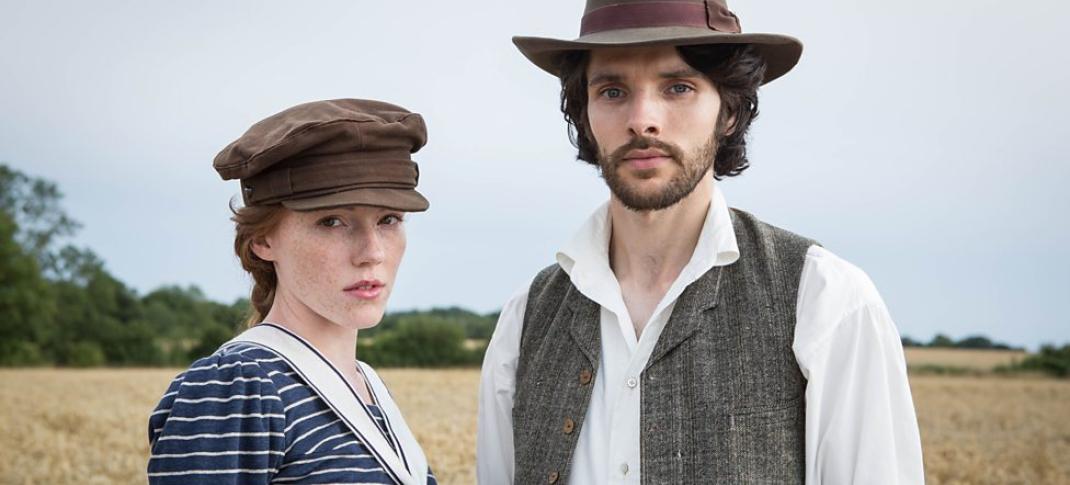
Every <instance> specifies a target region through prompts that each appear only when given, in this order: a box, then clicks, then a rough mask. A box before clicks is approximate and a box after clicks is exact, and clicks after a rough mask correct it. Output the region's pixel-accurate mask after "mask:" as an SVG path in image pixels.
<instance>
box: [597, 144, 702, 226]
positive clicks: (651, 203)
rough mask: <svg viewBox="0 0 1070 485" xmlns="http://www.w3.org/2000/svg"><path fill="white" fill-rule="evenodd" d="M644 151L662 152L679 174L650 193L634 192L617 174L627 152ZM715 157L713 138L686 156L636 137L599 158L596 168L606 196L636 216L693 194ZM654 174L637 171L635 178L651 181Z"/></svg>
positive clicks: (676, 150) (666, 146)
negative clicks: (605, 187)
mask: <svg viewBox="0 0 1070 485" xmlns="http://www.w3.org/2000/svg"><path fill="white" fill-rule="evenodd" d="M647 148H656V149H658V150H661V151H663V152H665V153H666V154H667V155H668V156H669V157H670V158H671V159H672V163H675V164H676V165H679V166H680V170H679V171H678V172H677V173H676V175H674V176H673V177H672V179H670V180H669V181H668V182H667V183H666V184H665V187H663V188H662V189H661V190H659V191H656V192H653V193H644V192H642V191H640V190H637V188H636V187H634V186H632V185H630V184H629V182H628V181H627V180H625V179H624V177H623V176H622V175H621V173H620V169H621V165H623V164H624V163H626V160H624V157H625V156H626V155H627V154H628V152H630V151H632V150H644V149H647ZM716 154H717V138H716V135H714V136H710V139H709V140H707V141H706V143H705V144H704V145H703V146H701V147H699V148H698V149H697V150H695V152H694V153H690V154H685V153H683V150H681V149H680V147H677V146H676V145H673V144H671V143H666V142H663V141H659V140H657V139H654V138H650V137H643V136H640V137H635V138H632V140H631V141H630V142H628V143H626V144H624V145H623V146H621V147H620V148H617V149H616V150H614V151H613V153H611V154H609V155H606V154H604V153H601V154H599V158H598V166H599V168H600V171H601V174H602V178H603V179H604V180H605V181H606V185H608V186H609V190H610V192H612V193H613V195H614V196H616V197H617V199H619V200H620V201H621V203H622V204H624V207H627V208H628V209H630V210H633V211H636V212H645V211H655V210H661V209H665V208H668V207H672V206H673V205H675V204H676V203H677V202H680V200H681V199H683V198H684V197H687V196H688V194H690V193H691V192H692V191H694V190H695V187H697V186H698V183H699V182H700V181H701V180H702V177H703V176H705V175H706V172H708V171H709V170H710V168H711V167H712V166H713V159H714V156H715V155H716ZM656 174H657V169H650V170H642V171H639V172H637V173H636V174H635V176H636V177H637V178H639V179H640V180H645V179H650V178H653V177H654V176H655V175H656Z"/></svg>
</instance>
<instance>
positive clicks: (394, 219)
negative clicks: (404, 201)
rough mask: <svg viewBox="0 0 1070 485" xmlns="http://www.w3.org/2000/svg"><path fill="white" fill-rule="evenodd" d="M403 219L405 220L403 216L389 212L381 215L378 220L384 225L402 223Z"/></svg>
mask: <svg viewBox="0 0 1070 485" xmlns="http://www.w3.org/2000/svg"><path fill="white" fill-rule="evenodd" d="M404 220H405V219H404V218H403V217H402V216H401V215H398V214H390V215H388V216H385V217H383V218H382V219H380V220H379V224H384V225H388V226H392V225H395V224H401V223H402V221H404Z"/></svg>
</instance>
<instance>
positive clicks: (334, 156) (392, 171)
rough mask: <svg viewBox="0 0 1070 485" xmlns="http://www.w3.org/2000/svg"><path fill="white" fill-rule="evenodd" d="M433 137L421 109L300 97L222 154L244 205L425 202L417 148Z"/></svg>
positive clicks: (219, 161) (406, 207) (410, 205)
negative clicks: (418, 111)
mask: <svg viewBox="0 0 1070 485" xmlns="http://www.w3.org/2000/svg"><path fill="white" fill-rule="evenodd" d="M425 143H427V128H426V126H425V125H424V120H423V118H421V117H420V115H419V114H416V113H412V112H410V111H408V110H406V109H405V108H402V107H400V106H395V105H392V104H389V103H384V102H381V101H371V100H365V99H334V100H329V101H313V102H311V103H305V104H300V105H297V106H294V107H292V108H289V109H286V110H285V111H282V112H280V113H277V114H274V115H272V116H270V117H268V118H266V119H264V120H262V121H260V122H257V123H256V124H254V125H253V126H252V127H251V128H249V130H248V131H246V132H245V134H244V135H242V136H241V138H238V139H237V140H235V141H234V142H233V143H231V144H230V145H227V147H226V148H224V149H223V150H222V151H221V152H219V155H216V157H215V161H214V162H213V164H212V165H213V166H214V167H215V169H216V171H217V172H219V175H220V176H221V177H223V180H232V179H241V187H242V200H243V201H244V202H245V205H247V206H250V205H269V204H276V203H281V204H282V205H283V206H285V207H287V208H290V209H293V210H314V209H325V208H329V207H339V206H347V205H372V206H378V207H386V208H389V209H396V210H402V211H406V212H420V211H425V210H427V207H428V205H429V204H428V202H427V199H425V198H424V197H423V196H422V195H420V193H419V192H416V184H417V182H418V180H419V178H420V170H419V167H418V166H417V165H416V163H415V162H413V161H412V158H411V154H412V153H415V152H416V151H417V150H419V149H420V148H421V147H423V146H424V144H425Z"/></svg>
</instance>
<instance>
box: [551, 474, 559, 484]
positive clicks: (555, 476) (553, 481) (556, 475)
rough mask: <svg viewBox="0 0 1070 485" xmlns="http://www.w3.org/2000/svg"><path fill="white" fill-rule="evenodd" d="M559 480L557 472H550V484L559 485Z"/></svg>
mask: <svg viewBox="0 0 1070 485" xmlns="http://www.w3.org/2000/svg"><path fill="white" fill-rule="evenodd" d="M558 478H559V475H558V474H557V472H550V483H557V479H558Z"/></svg>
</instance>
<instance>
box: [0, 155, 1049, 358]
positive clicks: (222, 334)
mask: <svg viewBox="0 0 1070 485" xmlns="http://www.w3.org/2000/svg"><path fill="white" fill-rule="evenodd" d="M61 200H62V194H61V192H60V190H59V188H58V187H57V186H56V184H55V183H53V182H51V181H48V180H45V179H41V178H34V177H30V176H28V175H26V174H24V173H21V172H19V171H17V170H14V169H12V168H10V167H9V166H7V165H5V164H2V163H0V366H39V365H58V366H70V367H91V366H102V365H108V366H186V365H188V364H189V363H190V362H191V361H193V360H194V359H196V358H198V357H201V356H205V355H208V354H211V353H212V352H213V351H215V349H217V348H218V347H219V345H221V344H222V343H223V342H226V341H227V340H229V339H230V338H232V337H233V336H234V335H236V334H237V333H238V332H240V331H241V330H243V327H244V322H245V321H246V319H247V317H248V315H249V312H250V306H249V301H248V300H247V299H244V298H242V299H237V300H235V301H234V302H232V303H229V304H225V303H218V302H215V301H212V300H210V299H208V298H207V297H206V296H205V295H204V293H203V292H201V290H200V289H199V288H197V287H196V286H186V287H182V286H163V287H160V288H157V289H155V290H153V291H151V292H149V293H147V294H145V295H139V294H138V292H137V291H136V290H134V289H133V288H130V287H129V286H127V285H126V284H124V283H123V282H122V281H120V280H119V279H118V278H116V277H115V276H114V275H112V274H111V273H109V272H108V271H107V269H106V268H105V266H104V262H103V261H102V260H101V259H100V258H99V257H98V256H97V255H96V254H94V253H93V251H91V250H90V249H88V248H85V247H77V246H75V245H73V244H70V243H69V242H67V241H68V240H69V239H70V238H71V237H72V236H73V235H74V234H75V233H76V232H77V230H78V229H79V228H80V227H81V226H80V224H79V223H78V222H77V221H75V220H73V219H71V218H70V217H69V216H68V215H67V214H66V213H65V212H64V211H63V209H62V207H61V204H60V202H61ZM497 320H498V314H497V313H491V314H479V313H476V312H472V311H468V310H465V309H463V308H457V307H452V308H439V309H432V310H429V311H407V312H396V313H390V314H387V315H386V316H385V317H384V318H383V320H382V322H380V324H379V325H378V326H376V327H374V328H371V329H368V330H362V331H361V334H360V338H359V339H358V344H357V345H358V348H357V355H358V358H360V359H361V360H364V361H366V362H368V363H370V364H372V365H378V366H418V367H439V366H475V365H479V363H480V362H482V360H483V354H484V353H485V352H486V345H487V342H488V341H489V340H490V336H491V334H492V333H493V331H494V325H495V323H496V322H497ZM902 341H903V345H904V346H905V347H912V346H913V347H940V348H968V349H1013V350H1021V349H1020V348H1015V347H1011V346H1009V345H1006V344H1003V343H998V342H993V341H992V340H990V339H988V338H987V337H984V336H969V337H965V338H963V339H960V340H954V339H952V338H950V337H948V336H946V335H942V334H940V335H937V336H935V337H933V339H932V340H930V341H929V342H927V343H926V342H919V341H916V340H913V339H911V338H910V337H903V340H902ZM1005 370H1011V371H1015V370H1026V371H1039V372H1045V373H1049V374H1054V375H1060V376H1064V377H1065V376H1067V375H1068V374H1070V345H1064V346H1062V347H1056V346H1050V345H1049V346H1045V347H1043V348H1042V349H1041V351H1040V352H1039V353H1037V354H1035V355H1030V356H1028V357H1026V358H1025V359H1024V360H1023V361H1022V362H1021V363H1020V364H1018V365H1017V366H1016V367H1015V368H1014V369H1005Z"/></svg>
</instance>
